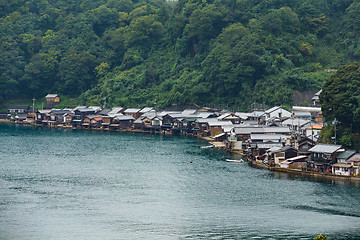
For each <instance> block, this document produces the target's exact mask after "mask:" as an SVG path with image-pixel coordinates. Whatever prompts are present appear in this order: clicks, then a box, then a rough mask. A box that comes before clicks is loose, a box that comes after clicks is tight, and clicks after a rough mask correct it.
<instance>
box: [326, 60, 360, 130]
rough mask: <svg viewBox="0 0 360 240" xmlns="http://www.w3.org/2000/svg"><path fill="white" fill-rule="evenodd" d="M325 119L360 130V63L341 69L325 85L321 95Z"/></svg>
mask: <svg viewBox="0 0 360 240" xmlns="http://www.w3.org/2000/svg"><path fill="white" fill-rule="evenodd" d="M320 100H321V103H322V110H323V114H324V117H325V118H326V119H327V120H328V121H329V122H331V121H333V120H334V119H335V118H336V119H337V120H338V121H339V123H340V124H341V125H343V126H346V127H352V128H353V129H357V130H360V63H350V64H348V65H346V66H344V67H341V68H340V69H339V70H338V71H337V72H336V73H335V74H334V75H333V76H332V77H330V78H329V80H328V81H326V83H325V84H324V87H323V91H322V93H321V95H320Z"/></svg>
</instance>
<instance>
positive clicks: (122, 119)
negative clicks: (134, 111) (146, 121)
mask: <svg viewBox="0 0 360 240" xmlns="http://www.w3.org/2000/svg"><path fill="white" fill-rule="evenodd" d="M134 121H135V119H134V117H133V116H117V117H115V118H113V119H112V122H111V124H110V128H111V129H113V130H117V129H126V128H131V127H132V125H133V122H134Z"/></svg>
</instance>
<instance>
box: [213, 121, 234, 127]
mask: <svg viewBox="0 0 360 240" xmlns="http://www.w3.org/2000/svg"><path fill="white" fill-rule="evenodd" d="M208 124H209V126H230V125H233V123H232V122H230V121H222V122H221V121H210V122H208Z"/></svg>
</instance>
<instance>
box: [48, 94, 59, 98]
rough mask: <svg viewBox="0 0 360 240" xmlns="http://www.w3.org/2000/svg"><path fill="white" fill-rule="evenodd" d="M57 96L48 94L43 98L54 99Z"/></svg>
mask: <svg viewBox="0 0 360 240" xmlns="http://www.w3.org/2000/svg"><path fill="white" fill-rule="evenodd" d="M58 96H59V95H57V94H48V95H46V97H45V98H55V97H58Z"/></svg>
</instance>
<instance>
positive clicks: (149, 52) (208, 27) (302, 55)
mask: <svg viewBox="0 0 360 240" xmlns="http://www.w3.org/2000/svg"><path fill="white" fill-rule="evenodd" d="M359 36H360V1H359V0H297V1H293V0H266V1H264V0H214V1H212V0H179V1H169V2H166V1H161V0H134V1H131V0H9V1H0V37H1V46H0V56H1V57H0V104H5V103H7V102H9V101H11V100H14V99H17V98H26V97H28V98H32V97H36V98H43V97H44V96H45V95H46V94H47V93H57V94H60V95H63V96H67V97H68V98H70V99H73V100H72V101H75V102H77V103H79V104H91V105H99V104H103V103H104V99H105V98H106V101H107V103H108V106H109V105H110V106H115V105H121V106H123V107H129V106H143V105H149V106H153V105H154V104H157V106H159V107H166V106H170V105H172V104H178V105H184V104H191V103H192V104H200V105H208V104H226V105H227V106H231V107H236V108H238V109H247V108H249V107H250V106H251V104H252V103H254V102H257V103H265V104H268V105H275V104H291V103H292V93H293V91H294V90H297V91H304V90H318V89H320V88H321V87H322V84H323V83H324V81H325V80H326V79H327V78H329V77H330V75H331V73H327V72H326V71H324V70H325V69H333V68H335V69H336V68H338V67H339V66H341V65H344V64H346V63H348V62H353V61H357V60H359V59H360V51H359V49H360V45H359V44H360V38H359Z"/></svg>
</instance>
